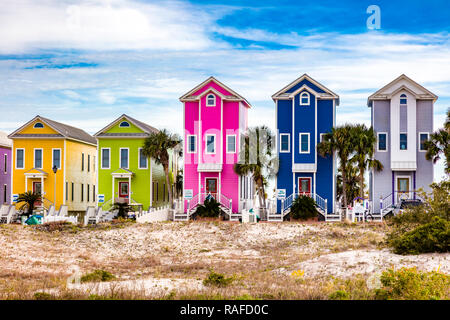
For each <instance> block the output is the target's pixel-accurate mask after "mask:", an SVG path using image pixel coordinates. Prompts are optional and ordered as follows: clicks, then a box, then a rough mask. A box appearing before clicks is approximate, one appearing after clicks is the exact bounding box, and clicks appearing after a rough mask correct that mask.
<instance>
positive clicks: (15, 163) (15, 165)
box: [14, 148, 25, 170]
mask: <svg viewBox="0 0 450 320" xmlns="http://www.w3.org/2000/svg"><path fill="white" fill-rule="evenodd" d="M17 150H23V167H22V168H19V167H17ZM14 154H15V159H14V168H15V169H19V170H21V169H25V148H17V149H16V152H14Z"/></svg>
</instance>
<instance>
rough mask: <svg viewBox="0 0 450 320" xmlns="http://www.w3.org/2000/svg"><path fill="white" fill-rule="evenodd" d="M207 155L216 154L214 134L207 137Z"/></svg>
mask: <svg viewBox="0 0 450 320" xmlns="http://www.w3.org/2000/svg"><path fill="white" fill-rule="evenodd" d="M205 149H206V153H216V136H215V135H213V134H207V135H206V148H205Z"/></svg>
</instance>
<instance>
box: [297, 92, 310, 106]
mask: <svg viewBox="0 0 450 320" xmlns="http://www.w3.org/2000/svg"><path fill="white" fill-rule="evenodd" d="M304 95H306V98H308V102H306V103H303V101H302V98H303V96H304ZM310 99H311V95H310V94H309V92H306V91H303V92H302V93H300V96H299V102H300V105H301V106H309V105H310Z"/></svg>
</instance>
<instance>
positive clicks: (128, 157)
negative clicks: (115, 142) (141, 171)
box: [119, 148, 130, 169]
mask: <svg viewBox="0 0 450 320" xmlns="http://www.w3.org/2000/svg"><path fill="white" fill-rule="evenodd" d="M122 150H127V160H128V161H127V166H126V167H122ZM119 168H121V169H129V168H130V148H119Z"/></svg>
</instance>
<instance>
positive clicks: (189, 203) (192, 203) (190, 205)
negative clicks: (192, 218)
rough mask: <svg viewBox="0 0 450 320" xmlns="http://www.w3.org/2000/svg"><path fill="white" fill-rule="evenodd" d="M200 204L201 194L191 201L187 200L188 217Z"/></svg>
mask: <svg viewBox="0 0 450 320" xmlns="http://www.w3.org/2000/svg"><path fill="white" fill-rule="evenodd" d="M199 203H200V194H196V195H195V196H193V197H192V198H191V199H188V200H187V215H188V216H189V215H190V214H191V210H192V209H193V208H195V207H196V206H197V205H198V204H199Z"/></svg>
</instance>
